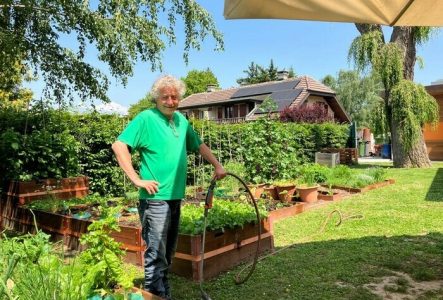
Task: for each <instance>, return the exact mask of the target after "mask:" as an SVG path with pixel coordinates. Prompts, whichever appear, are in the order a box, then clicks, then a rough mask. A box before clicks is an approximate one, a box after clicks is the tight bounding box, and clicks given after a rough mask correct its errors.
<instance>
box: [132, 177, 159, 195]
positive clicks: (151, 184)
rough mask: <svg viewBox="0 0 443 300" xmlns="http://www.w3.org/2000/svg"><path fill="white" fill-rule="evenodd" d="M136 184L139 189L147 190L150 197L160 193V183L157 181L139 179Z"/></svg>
mask: <svg viewBox="0 0 443 300" xmlns="http://www.w3.org/2000/svg"><path fill="white" fill-rule="evenodd" d="M134 184H135V185H136V186H137V187H139V188H143V189H145V190H146V191H147V192H148V194H149V195H153V194H155V193H157V192H158V184H159V183H158V182H157V181H155V180H142V179H139V180H137V181H136V182H134Z"/></svg>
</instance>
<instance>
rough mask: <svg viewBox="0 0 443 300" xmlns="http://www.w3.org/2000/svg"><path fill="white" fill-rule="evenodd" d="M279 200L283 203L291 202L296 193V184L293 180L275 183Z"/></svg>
mask: <svg viewBox="0 0 443 300" xmlns="http://www.w3.org/2000/svg"><path fill="white" fill-rule="evenodd" d="M273 184H274V186H275V190H276V191H277V195H278V199H280V201H282V202H291V201H292V197H293V196H294V193H295V182H294V181H293V180H279V181H274V183H273Z"/></svg>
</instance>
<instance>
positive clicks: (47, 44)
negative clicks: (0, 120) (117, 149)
mask: <svg viewBox="0 0 443 300" xmlns="http://www.w3.org/2000/svg"><path fill="white" fill-rule="evenodd" d="M179 18H182V19H183V23H184V26H183V27H184V33H185V34H184V54H183V56H184V60H185V61H186V62H187V60H188V53H189V51H190V50H191V49H197V50H198V49H200V42H201V41H204V40H205V38H206V37H207V36H208V35H210V36H212V37H213V38H214V39H215V43H216V49H221V48H223V42H222V35H221V34H220V32H218V31H217V30H216V29H215V25H214V22H213V20H212V18H211V16H210V15H209V13H208V12H207V11H206V10H205V9H203V8H202V7H201V6H200V5H199V4H198V3H197V2H195V1H178V0H170V1H141V0H129V1H111V0H100V1H97V2H96V3H94V4H89V2H88V1H86V2H85V1H50V2H48V1H42V0H30V1H25V2H20V3H19V5H17V1H13V0H6V1H2V8H1V10H0V20H1V22H0V49H2V55H1V56H0V70H1V71H0V72H3V73H4V74H5V76H9V74H10V71H9V70H12V69H13V68H12V66H13V64H15V63H16V62H17V61H23V63H24V65H25V67H26V68H29V69H33V70H34V72H35V73H37V72H38V71H40V72H39V74H41V75H42V77H43V80H44V81H45V82H46V85H47V87H48V88H49V90H52V93H51V96H52V97H51V98H53V99H54V100H56V101H58V102H59V103H64V102H65V101H66V99H67V100H70V101H72V100H73V99H74V94H78V95H79V96H80V98H81V99H83V100H86V99H89V98H98V99H102V100H106V101H107V100H109V99H108V97H107V95H106V91H107V89H108V86H109V80H108V78H107V76H106V75H105V74H104V73H103V72H101V71H99V69H98V68H95V67H94V66H92V65H91V64H90V63H88V62H87V59H86V52H87V50H88V47H90V46H93V47H95V48H96V49H97V52H98V54H97V56H98V58H99V60H100V61H102V62H104V63H105V64H107V66H108V67H109V70H110V73H111V75H112V76H114V77H116V78H117V79H119V80H120V81H121V82H122V83H123V84H125V83H126V81H127V78H128V77H130V76H131V75H132V74H133V68H134V65H135V63H136V62H137V61H138V60H141V61H143V62H148V63H150V65H151V68H152V69H153V70H154V69H161V67H162V66H161V59H162V56H161V54H162V52H163V51H164V50H165V49H166V47H167V45H169V44H172V43H175V42H176V37H175V32H174V31H175V26H176V23H177V22H178V19H179ZM61 34H62V35H67V36H69V37H70V40H71V41H76V42H77V44H76V45H75V46H74V47H73V48H72V49H70V48H66V47H65V46H64V45H63V44H62V43H60V42H59V36H60V35H61Z"/></svg>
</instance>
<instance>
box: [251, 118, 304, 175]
mask: <svg viewBox="0 0 443 300" xmlns="http://www.w3.org/2000/svg"><path fill="white" fill-rule="evenodd" d="M283 127H284V125H283V123H280V122H276V121H272V120H271V119H269V118H268V117H263V118H260V119H258V120H256V121H255V122H253V123H252V125H251V126H250V127H249V128H247V129H248V131H247V134H246V136H245V138H244V144H245V147H244V148H242V149H244V150H243V151H245V152H244V153H245V155H244V162H245V167H246V170H247V172H248V175H249V176H248V178H249V179H251V180H252V181H253V182H256V183H262V182H271V181H273V180H275V179H283V178H293V177H294V176H293V175H294V173H295V172H296V166H297V165H298V163H299V160H298V158H297V156H296V155H294V150H295V149H294V148H293V147H292V145H291V142H290V139H291V136H290V132H289V131H287V130H284V129H283Z"/></svg>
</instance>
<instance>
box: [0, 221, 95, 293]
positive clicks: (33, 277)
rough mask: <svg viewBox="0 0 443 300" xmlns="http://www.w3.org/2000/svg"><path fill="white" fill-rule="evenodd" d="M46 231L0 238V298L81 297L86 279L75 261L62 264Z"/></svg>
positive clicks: (61, 259)
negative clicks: (0, 275)
mask: <svg viewBox="0 0 443 300" xmlns="http://www.w3.org/2000/svg"><path fill="white" fill-rule="evenodd" d="M54 249H55V248H54V245H53V244H52V243H50V242H49V235H47V234H45V233H43V232H42V231H40V230H38V229H37V232H36V234H26V235H22V236H16V237H12V238H9V237H7V236H6V235H3V236H2V238H0V273H1V274H2V277H1V279H0V299H60V300H80V299H85V292H84V291H85V290H86V286H87V283H86V280H85V278H84V277H83V276H82V275H81V274H80V273H79V272H80V271H81V270H82V269H84V268H82V267H80V266H79V264H78V263H75V261H74V262H71V263H68V264H66V263H65V262H64V257H63V254H62V253H59V252H56V251H55V250H54Z"/></svg>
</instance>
